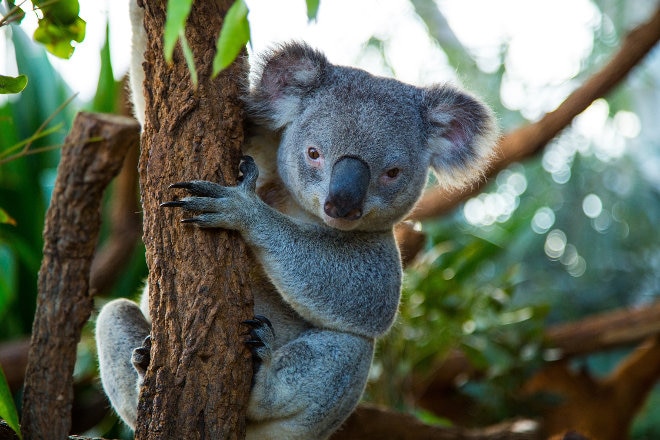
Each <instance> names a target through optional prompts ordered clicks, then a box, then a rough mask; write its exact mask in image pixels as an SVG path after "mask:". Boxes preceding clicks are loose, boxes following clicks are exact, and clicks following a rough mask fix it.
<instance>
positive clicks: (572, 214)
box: [0, 0, 660, 439]
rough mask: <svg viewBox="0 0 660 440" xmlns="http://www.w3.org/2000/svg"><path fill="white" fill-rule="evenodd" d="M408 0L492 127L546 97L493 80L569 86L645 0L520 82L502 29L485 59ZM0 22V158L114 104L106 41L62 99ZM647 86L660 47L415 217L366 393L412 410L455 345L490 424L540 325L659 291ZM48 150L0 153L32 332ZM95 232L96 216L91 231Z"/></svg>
mask: <svg viewBox="0 0 660 440" xmlns="http://www.w3.org/2000/svg"><path fill="white" fill-rule="evenodd" d="M411 4H412V6H413V8H414V11H415V12H416V13H417V14H419V18H420V20H421V21H422V22H423V23H424V24H425V26H426V29H427V30H428V34H429V37H430V39H431V40H432V41H433V44H435V45H437V47H438V48H439V49H441V50H442V52H444V54H445V55H446V60H447V64H448V67H449V68H450V69H452V70H455V71H457V72H458V74H457V75H458V78H459V79H460V81H461V82H462V83H463V84H464V85H465V86H466V87H467V88H469V89H470V90H472V91H474V92H475V93H476V94H478V95H481V96H484V97H485V98H486V99H487V101H488V102H489V103H490V104H491V105H492V106H493V108H494V109H495V110H496V113H497V114H498V118H499V120H500V123H501V125H502V130H503V132H508V131H511V130H513V129H515V128H516V127H519V126H521V125H523V124H525V123H527V122H528V121H530V120H532V121H533V120H535V119H537V118H538V117H539V116H540V115H541V114H542V113H543V112H544V111H548V110H551V108H550V109H539V108H533V104H534V103H533V102H531V104H525V105H527V107H525V105H519V106H516V105H512V104H511V102H510V99H509V100H507V99H505V97H506V93H505V92H504V91H503V89H504V88H511V87H512V85H511V84H512V83H514V84H515V87H518V88H519V89H520V93H522V94H523V95H525V96H535V94H538V95H539V96H547V95H552V94H556V93H558V92H557V90H565V89H566V88H568V89H569V90H570V89H572V88H574V87H575V86H576V85H578V84H579V83H581V82H582V81H583V80H584V79H585V78H587V77H588V76H589V75H590V74H592V73H593V72H594V71H596V70H597V69H598V68H599V67H601V66H602V65H603V64H604V62H605V61H606V60H607V59H608V58H609V56H610V55H611V54H612V53H613V52H614V51H615V50H616V49H617V47H618V46H619V45H620V42H621V39H622V37H623V36H624V35H625V32H626V31H627V30H629V29H630V28H631V27H632V26H633V25H634V24H636V23H637V22H639V21H640V20H641V19H643V18H644V17H641V18H639V15H638V14H639V10H640V7H642V9H643V10H645V11H651V8H652V7H653V5H654V3H653V2H625V1H622V0H594V1H593V2H592V6H593V7H594V9H595V10H596V12H597V14H596V15H595V17H596V19H595V20H594V21H593V23H592V24H591V25H590V27H589V28H588V30H589V31H590V32H591V38H592V40H593V44H592V45H591V50H590V52H589V53H586V54H585V55H584V56H583V58H582V59H581V60H580V67H579V71H578V72H575V75H573V76H572V77H570V78H566V79H565V80H563V81H560V82H557V83H548V84H527V83H525V82H524V81H522V80H520V79H518V78H512V77H511V75H510V65H509V63H510V62H511V58H510V57H509V56H508V55H509V50H510V47H509V45H508V44H507V41H502V42H500V43H499V49H498V50H499V53H498V56H497V60H499V61H498V62H497V63H496V65H492V63H491V65H488V66H487V68H485V67H484V65H483V59H481V58H480V54H479V53H474V52H473V51H471V50H470V49H469V48H467V47H466V46H464V45H463V44H462V42H461V40H460V39H459V38H458V36H457V35H455V34H454V33H452V31H451V29H450V28H449V27H448V26H447V22H446V19H445V18H444V16H443V14H442V11H443V5H444V3H438V4H439V5H440V7H439V8H438V7H437V6H436V4H435V3H434V2H432V1H430V0H411ZM644 7H645V8H646V9H644ZM301 8H302V6H301ZM570 13H571V12H570V11H567V12H566V14H570ZM649 13H650V12H649ZM322 14H323V2H321V11H320V13H319V16H320V17H322ZM635 17H637V18H635ZM443 20H444V22H443ZM475 32H476V30H475ZM558 32H560V31H558ZM6 35H7V36H8V38H9V39H10V40H11V43H12V44H13V46H12V47H13V55H15V57H16V64H17V66H18V70H19V72H21V73H24V74H26V75H27V76H28V77H29V83H28V86H27V87H26V89H25V90H24V91H23V92H22V93H20V94H18V95H14V96H10V97H9V98H6V99H3V100H2V101H0V158H2V157H3V156H2V154H3V152H6V151H7V149H9V148H11V147H12V146H15V145H16V144H18V143H20V142H21V141H23V140H25V139H28V138H30V137H31V136H33V135H34V134H35V133H38V132H39V131H40V127H41V126H42V124H43V123H44V121H46V120H48V119H49V118H51V117H52V120H51V121H50V122H49V124H48V127H46V129H48V130H49V132H48V134H47V135H44V136H40V137H39V138H38V139H36V140H35V141H34V143H33V148H42V147H49V146H57V145H61V144H62V142H63V140H64V137H65V135H66V133H67V132H68V129H69V127H70V124H71V121H72V118H73V115H74V114H75V112H76V111H78V110H80V109H85V110H91V111H103V112H117V111H119V108H118V104H117V103H118V102H119V95H120V94H121V93H122V92H123V90H124V88H123V86H122V85H121V84H120V83H117V82H116V81H115V78H114V76H113V72H112V65H111V62H110V56H109V49H108V45H107V44H106V46H105V47H104V49H103V50H102V51H101V53H100V54H99V58H100V60H101V66H102V68H101V73H100V75H99V79H98V88H97V92H96V96H95V98H94V99H92V100H91V101H90V102H82V100H80V99H74V100H73V102H72V103H70V104H69V105H67V106H66V107H64V109H61V108H60V107H61V106H62V104H63V103H65V102H66V101H67V99H69V98H71V97H72V96H73V95H74V93H75V91H74V90H72V88H71V86H69V85H67V84H66V83H65V82H64V80H63V79H62V78H61V77H60V74H59V73H58V71H57V70H55V69H54V68H53V67H52V65H51V63H50V62H49V59H48V57H47V56H46V54H45V52H44V50H43V49H42V48H41V47H39V46H36V45H35V44H34V43H33V42H32V41H31V40H30V38H29V37H28V36H26V35H25V33H24V32H22V31H21V29H20V27H16V26H12V28H11V32H10V33H7V34H6ZM9 35H10V36H9ZM388 45H389V42H388V40H387V39H385V38H381V37H379V36H375V35H374V36H372V37H371V38H370V39H369V40H368V41H367V42H365V45H364V48H363V54H364V55H365V56H372V55H373V54H374V53H376V54H377V55H378V57H379V59H380V60H381V63H382V66H383V67H382V68H383V69H384V70H387V71H390V72H391V73H392V74H396V73H397V72H396V69H395V68H394V67H393V66H392V63H390V59H389V58H388ZM659 85H660V56H659V54H658V48H657V47H656V48H655V50H654V51H653V52H652V53H651V54H650V55H649V57H648V59H647V60H646V61H645V62H644V63H642V65H641V66H639V67H638V68H637V69H636V70H635V71H633V73H632V74H631V75H630V76H629V78H628V79H626V80H625V81H624V82H623V84H622V85H621V86H620V87H618V88H617V89H616V91H615V92H614V93H612V94H610V95H609V96H607V97H606V98H605V99H600V100H598V101H596V102H595V103H594V104H593V105H592V106H591V107H590V108H589V109H588V110H587V111H586V112H585V113H584V114H583V115H581V116H579V117H578V118H576V120H575V121H574V122H573V124H572V125H571V126H570V127H568V128H567V129H566V130H564V131H563V132H562V134H561V135H560V136H558V137H557V138H555V139H554V140H553V141H552V143H551V144H549V145H548V146H547V148H545V150H544V151H543V153H542V154H541V155H538V156H537V157H535V158H534V159H532V160H529V161H526V162H524V163H522V164H516V165H513V166H511V167H509V168H508V169H506V170H504V171H502V172H501V173H499V175H498V176H497V177H496V178H494V179H493V180H492V182H491V183H490V184H489V186H488V187H487V188H486V189H485V191H484V192H483V193H482V194H480V195H479V196H476V197H474V198H472V199H470V200H468V201H467V202H466V203H465V204H463V205H462V206H461V207H460V208H459V209H456V210H455V211H454V212H453V213H451V214H450V215H447V216H445V217H443V218H441V219H438V220H436V221H433V222H428V223H426V224H424V231H425V232H426V233H427V235H428V242H427V244H426V246H425V249H424V251H423V253H422V254H421V255H420V256H419V258H418V260H417V261H416V263H415V264H414V265H413V266H412V267H410V268H409V269H408V270H407V272H406V277H405V285H404V294H403V302H402V305H401V313H400V316H399V319H398V321H397V323H396V325H395V327H394V329H393V330H392V331H391V333H390V334H389V335H388V336H387V337H386V338H385V339H384V340H383V341H381V343H380V344H379V346H378V349H377V357H376V361H375V363H374V367H373V370H372V375H371V382H370V385H369V387H368V389H367V395H366V397H367V399H368V400H371V401H374V402H379V403H385V404H388V405H390V406H393V407H396V408H399V409H411V407H414V406H415V401H414V400H415V397H414V394H415V391H414V389H413V388H414V382H415V381H419V380H420V379H419V378H420V377H421V378H422V379H421V380H423V378H424V375H425V374H427V373H428V372H429V371H430V369H431V368H432V367H433V366H434V365H435V364H436V363H437V362H438V361H439V360H440V359H442V358H443V357H444V356H446V355H447V354H449V353H450V352H451V351H452V350H453V349H457V348H458V349H460V350H461V351H463V352H464V353H465V354H466V355H467V356H468V358H469V359H470V360H471V362H472V363H474V364H475V365H478V366H481V367H483V369H484V370H485V375H484V377H481V378H479V379H469V380H466V381H465V382H464V383H462V384H461V386H460V390H459V391H460V392H461V393H463V394H464V395H465V396H466V397H468V398H470V399H471V400H472V401H473V402H477V406H478V408H477V409H475V410H474V413H475V414H478V417H476V418H475V420H478V421H479V422H481V423H487V422H494V421H497V420H501V419H502V418H505V417H512V416H516V415H533V414H528V413H530V412H533V411H532V410H533V408H534V406H533V405H530V404H529V402H523V401H521V400H520V398H519V397H518V396H516V395H514V393H513V392H512V390H515V389H517V388H518V387H519V386H520V385H521V384H522V383H523V382H524V381H525V379H526V378H528V377H529V374H530V373H531V372H532V371H533V370H534V369H535V368H537V367H538V366H539V365H540V363H541V362H542V361H543V351H542V350H541V347H542V340H541V337H542V333H543V329H544V328H546V327H547V326H548V325H551V324H554V323H560V322H566V321H575V320H578V319H580V318H582V317H585V316H588V315H591V314H593V313H597V312H602V311H606V310H613V309H616V308H621V307H627V306H638V305H641V304H645V303H649V302H651V301H653V300H655V299H656V297H657V296H658V293H659V292H660V289H659V287H660V235H659V234H658V232H657V230H658V226H657V225H658V224H660V203H658V202H659V201H660V200H659V199H660V194H659V189H660V148H659V147H660V125H659V124H658V120H657V115H658V114H660V87H658V86H659ZM564 96H565V94H564ZM528 101H534V100H533V99H528ZM530 106H531V107H530ZM41 130H42V131H43V129H41ZM58 158H59V150H57V149H53V150H50V151H47V152H44V153H40V154H34V155H29V156H25V157H21V158H18V159H15V160H12V161H10V162H7V163H4V164H2V165H0V209H3V210H4V211H6V213H7V214H8V215H9V216H10V217H11V218H12V219H13V222H10V223H4V224H0V268H1V269H0V323H2V325H0V341H11V340H15V339H18V338H21V337H25V336H28V335H29V334H30V330H31V326H32V316H33V314H34V309H35V298H36V285H37V283H36V279H37V272H38V269H39V264H40V261H41V252H42V244H43V243H42V229H43V222H44V215H45V210H46V208H47V206H48V202H49V197H50V191H51V190H52V188H53V182H54V179H55V174H56V167H57V163H58ZM111 191H112V188H111V189H110V192H111ZM106 198H109V196H108V197H106ZM106 215H107V214H106ZM12 223H15V224H12ZM106 236H107V226H106V230H105V232H104V235H103V236H102V239H101V240H104V238H105V237H106ZM145 275H146V268H145V263H144V249H143V248H141V247H140V248H138V249H137V250H136V252H135V255H134V257H133V260H132V262H131V263H130V265H129V269H128V270H127V271H126V273H125V274H124V275H123V276H122V277H121V278H120V280H119V281H118V282H117V285H116V286H113V288H112V289H111V292H112V294H111V296H115V297H116V296H132V293H133V292H137V291H138V289H139V286H140V283H141V280H142V279H143V278H144V276H145ZM106 299H109V298H104V299H99V301H104V300H106ZM94 350H95V348H94V341H93V336H92V334H91V331H90V330H89V329H87V330H86V332H85V335H84V337H83V340H82V342H81V344H80V349H79V352H80V356H79V365H78V366H77V368H76V375H77V376H78V378H79V380H80V381H81V382H89V383H91V385H90V386H92V387H98V385H97V384H95V382H94V379H93V378H94V377H95V376H96V374H97V373H96V364H95V360H94V359H95V358H94ZM625 354H626V352H625V350H624V351H616V352H613V353H606V354H595V355H592V356H588V357H583V358H579V359H576V360H574V363H576V364H577V365H579V366H588V367H589V368H590V369H591V371H594V372H596V373H599V374H604V373H606V372H608V371H610V370H611V369H612V367H613V366H614V365H616V363H617V362H619V361H620V359H622V357H623V356H624V355H625ZM413 378H416V379H413ZM17 397H20V394H19V395H17ZM658 400H660V393H659V392H657V391H656V392H654V393H653V394H652V396H651V397H650V399H649V403H648V404H647V407H646V408H645V409H644V410H643V411H642V412H641V413H640V416H639V417H638V419H637V420H636V422H635V425H634V427H633V432H632V434H631V437H632V438H634V439H645V438H660V410H659V409H658V408H660V407H658V405H652V402H657V401H658ZM420 414H421V413H420ZM422 415H423V416H424V417H426V419H428V420H431V421H433V422H437V423H449V422H448V421H447V420H445V419H442V418H441V417H437V416H432V415H428V414H426V415H424V414H422ZM113 425H115V419H114V418H113V416H112V415H108V416H107V417H106V418H105V419H104V421H103V422H102V423H101V425H99V426H98V427H97V428H96V429H95V430H94V431H93V432H94V433H95V434H99V435H105V436H110V435H114V436H121V435H124V436H125V435H127V434H126V433H123V434H122V433H121V432H119V431H121V429H120V428H117V427H116V426H115V428H111V427H112V426H113Z"/></svg>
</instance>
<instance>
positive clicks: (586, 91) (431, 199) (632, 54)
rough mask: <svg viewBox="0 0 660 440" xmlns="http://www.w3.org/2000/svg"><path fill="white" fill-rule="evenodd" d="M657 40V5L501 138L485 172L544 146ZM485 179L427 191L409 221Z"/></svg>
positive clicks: (447, 207) (452, 203) (456, 199)
mask: <svg viewBox="0 0 660 440" xmlns="http://www.w3.org/2000/svg"><path fill="white" fill-rule="evenodd" d="M658 40H660V7H659V8H658V9H656V11H655V13H654V14H653V16H652V17H651V18H650V19H649V20H648V21H647V22H645V23H643V24H641V25H640V26H638V27H637V28H635V29H633V30H632V31H631V32H630V33H629V34H628V35H627V36H626V38H625V39H624V40H623V43H622V45H621V47H620V48H619V50H618V51H617V52H616V54H614V56H613V57H612V59H611V60H610V61H609V62H608V63H607V64H606V65H605V66H604V67H603V68H602V69H601V70H600V71H598V72H596V73H595V74H594V75H592V76H591V77H590V78H589V79H588V80H587V81H586V82H585V83H584V84H582V85H581V86H580V87H578V88H577V89H576V90H575V91H573V93H571V94H570V95H569V96H568V97H567V98H566V99H565V100H564V102H562V103H561V105H560V106H559V107H557V109H555V110H554V111H552V112H550V113H547V114H546V115H545V116H544V117H543V118H541V119H540V120H539V121H538V122H535V123H533V124H529V125H526V126H524V127H521V128H519V129H517V130H515V131H513V132H511V133H508V134H506V135H505V136H503V137H502V139H501V140H500V142H499V152H498V155H497V157H496V159H495V160H494V161H493V163H492V164H491V165H490V167H489V169H488V170H487V171H486V175H487V176H488V177H491V176H494V175H495V174H497V173H498V172H499V171H501V170H503V169H504V168H506V167H507V166H509V165H510V164H512V163H514V162H517V161H520V160H522V159H525V158H529V157H531V156H533V155H535V154H537V153H538V152H539V151H541V150H542V149H543V147H545V145H546V144H547V143H548V142H550V141H551V140H552V138H553V137H555V136H556V135H557V134H559V133H560V132H561V131H562V130H563V129H564V128H565V127H566V126H567V125H568V124H570V122H571V121H572V120H573V118H574V117H575V116H577V115H579V114H580V113H582V112H583V111H584V110H585V109H586V108H587V107H589V105H591V103H592V102H593V101H595V100H596V99H598V98H601V97H603V96H605V95H606V94H607V93H609V92H610V91H611V90H612V89H613V88H614V87H615V86H616V85H617V84H619V83H620V82H621V80H622V79H623V78H625V77H626V75H627V74H628V73H629V72H630V71H631V70H632V69H633V67H635V66H636V65H637V64H638V63H639V62H640V61H641V60H642V59H643V58H644V57H645V56H646V54H647V53H648V52H649V51H650V50H651V49H652V48H653V47H654V46H655V45H656V43H657V42H658ZM486 183H487V181H486V180H485V179H484V180H482V181H480V182H479V183H477V184H475V185H473V186H472V187H470V188H467V189H459V190H455V189H447V188H439V187H438V188H435V189H432V190H429V191H427V192H426V194H425V195H424V196H423V197H422V199H421V200H420V201H419V202H418V203H417V206H416V207H415V210H414V211H413V213H412V214H411V215H410V218H411V219H412V220H419V221H422V220H429V219H432V218H436V217H439V216H441V215H443V214H446V213H447V212H450V211H451V210H452V209H454V208H455V207H456V206H457V205H458V204H459V203H461V202H462V201H463V200H466V199H467V198H469V197H471V196H473V195H475V194H478V193H479V192H480V191H481V190H482V189H483V187H484V186H485V184H486Z"/></svg>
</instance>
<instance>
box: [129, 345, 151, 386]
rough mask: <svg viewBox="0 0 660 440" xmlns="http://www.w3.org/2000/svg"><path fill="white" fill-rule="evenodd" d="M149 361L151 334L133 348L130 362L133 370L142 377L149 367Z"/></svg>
mask: <svg viewBox="0 0 660 440" xmlns="http://www.w3.org/2000/svg"><path fill="white" fill-rule="evenodd" d="M150 362H151V335H148V336H147V337H146V338H144V341H143V342H142V346H140V347H138V348H136V349H135V350H133V355H132V356H131V363H132V364H133V367H135V370H136V371H137V372H138V375H139V376H140V377H144V373H146V372H147V368H149V363H150Z"/></svg>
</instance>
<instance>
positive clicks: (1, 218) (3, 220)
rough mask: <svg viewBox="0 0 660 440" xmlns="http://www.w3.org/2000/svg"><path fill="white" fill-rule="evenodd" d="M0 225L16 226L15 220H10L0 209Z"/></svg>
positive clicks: (5, 212)
mask: <svg viewBox="0 0 660 440" xmlns="http://www.w3.org/2000/svg"><path fill="white" fill-rule="evenodd" d="M0 223H5V224H8V225H12V226H16V220H14V219H13V218H11V216H10V215H9V214H7V211H5V210H4V209H2V208H0Z"/></svg>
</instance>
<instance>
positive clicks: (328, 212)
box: [278, 71, 430, 230]
mask: <svg viewBox="0 0 660 440" xmlns="http://www.w3.org/2000/svg"><path fill="white" fill-rule="evenodd" d="M343 73H344V74H345V75H346V74H350V76H351V81H345V80H342V81H339V80H337V81H335V84H334V85H333V86H332V87H328V88H327V89H323V90H322V91H319V92H318V93H317V94H315V95H314V98H313V99H310V100H308V101H307V102H306V105H304V108H303V110H302V112H301V113H300V114H299V115H298V116H297V117H296V118H295V119H294V120H293V121H292V122H291V123H290V124H288V125H287V127H286V128H285V130H284V133H283V136H282V142H281V144H280V149H279V152H278V169H279V171H280V175H281V177H282V180H283V182H284V184H285V185H286V186H287V189H288V190H289V192H290V193H291V194H292V196H293V197H294V198H295V199H296V201H297V202H298V203H299V204H300V205H301V206H302V207H303V208H304V209H305V210H306V211H307V212H309V213H310V214H312V215H314V216H316V217H318V218H320V219H321V220H322V221H323V222H324V223H325V224H327V225H328V226H330V227H333V228H337V229H342V230H385V229H389V228H391V227H392V225H393V224H394V223H396V222H397V221H399V220H401V218H402V217H403V216H405V214H406V213H408V211H410V209H411V208H412V206H413V204H414V203H415V201H416V200H417V199H418V197H419V195H420V193H421V191H422V188H423V186H424V183H425V182H426V177H427V170H428V167H429V161H430V154H429V153H428V151H427V149H426V148H425V143H426V142H425V140H424V133H423V132H424V130H423V123H422V119H421V116H420V115H419V112H418V111H417V109H416V107H415V105H414V102H415V100H416V99H418V97H416V96H415V95H416V94H417V91H416V90H415V89H413V88H412V87H402V86H401V85H400V83H395V82H393V81H391V80H385V79H382V78H374V77H372V76H370V75H367V74H365V73H364V72H360V71H349V72H343ZM381 82H382V84H381ZM365 83H366V84H365ZM392 87H394V90H391V88H392ZM367 89H368V90H367Z"/></svg>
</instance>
